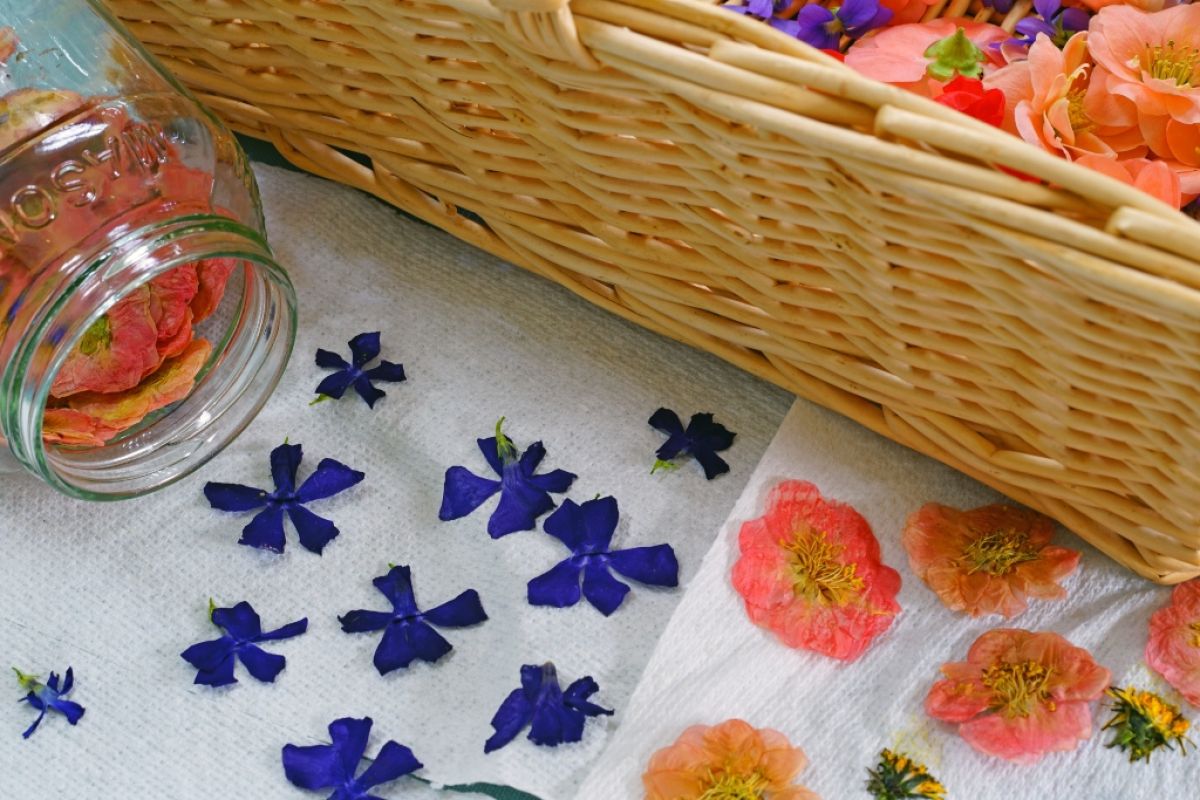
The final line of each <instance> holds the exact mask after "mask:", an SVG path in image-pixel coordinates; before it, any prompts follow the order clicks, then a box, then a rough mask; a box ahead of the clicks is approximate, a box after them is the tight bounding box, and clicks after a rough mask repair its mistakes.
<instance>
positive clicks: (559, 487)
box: [529, 469, 575, 494]
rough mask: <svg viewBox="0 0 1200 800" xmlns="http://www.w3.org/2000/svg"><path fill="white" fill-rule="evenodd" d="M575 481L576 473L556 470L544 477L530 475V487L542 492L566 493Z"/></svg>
mask: <svg viewBox="0 0 1200 800" xmlns="http://www.w3.org/2000/svg"><path fill="white" fill-rule="evenodd" d="M574 481H575V473H574V472H567V471H566V470H565V469H556V470H553V471H551V472H547V473H546V474H544V475H530V476H529V485H530V486H532V487H534V488H535V489H537V490H539V491H542V492H554V493H556V494H558V493H561V492H565V491H566V490H567V489H570V488H571V484H572V483H573V482H574Z"/></svg>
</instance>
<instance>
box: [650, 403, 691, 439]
mask: <svg viewBox="0 0 1200 800" xmlns="http://www.w3.org/2000/svg"><path fill="white" fill-rule="evenodd" d="M649 422H650V427H652V428H654V429H655V430H658V431H661V432H663V433H665V434H667V435H668V436H674V435H675V434H677V433H683V421H682V420H680V419H679V415H678V414H676V413H675V412H674V411H672V410H671V409H669V408H660V409H658V410H657V411H655V412H654V413H653V414H652V415H651V416H650V420H649Z"/></svg>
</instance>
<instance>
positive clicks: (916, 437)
mask: <svg viewBox="0 0 1200 800" xmlns="http://www.w3.org/2000/svg"><path fill="white" fill-rule="evenodd" d="M107 2H109V4H110V5H111V7H112V8H113V9H114V10H115V11H116V13H117V14H118V15H119V16H120V17H122V18H123V19H125V20H126V21H127V22H128V24H129V26H130V27H131V28H132V30H133V32H134V33H135V34H136V35H137V36H138V37H140V38H141V39H142V40H143V41H144V42H145V43H146V44H147V45H148V46H149V47H150V49H151V50H152V51H154V52H155V53H157V54H158V55H159V56H160V57H161V58H162V59H163V60H164V61H165V62H166V64H167V65H168V66H169V67H170V68H171V69H172V70H174V71H175V72H176V74H177V75H179V76H180V77H181V78H182V79H183V81H184V82H185V83H187V84H188V85H189V86H190V87H191V88H192V89H193V90H194V91H195V92H197V93H198V95H199V96H200V98H201V99H202V100H203V101H204V102H206V103H208V104H209V105H210V106H211V107H212V108H213V109H215V110H216V111H217V112H218V113H219V114H221V115H223V116H224V117H225V118H226V119H227V120H228V121H229V122H230V123H231V124H232V125H233V127H235V128H236V129H238V130H239V131H242V132H244V133H248V134H250V135H253V136H258V137H261V138H264V139H268V140H270V141H271V142H273V143H274V144H275V146H276V147H278V148H279V149H280V150H281V151H282V152H283V153H284V154H285V155H286V156H287V157H288V158H289V159H290V160H292V161H293V162H295V163H296V164H297V165H299V166H301V167H303V168H305V169H307V170H310V171H312V172H315V173H317V174H320V175H324V176H327V177H330V178H333V179H335V180H339V181H343V182H345V183H348V184H351V185H353V186H357V187H359V188H361V189H364V190H366V191H369V192H371V193H373V194H375V195H377V196H379V197H381V198H383V199H384V200H387V201H388V202H390V203H393V204H395V205H397V206H399V207H400V208H402V209H404V210H405V211H407V212H409V213H411V214H414V215H416V216H418V217H421V218H423V219H425V220H428V221H429V222H432V223H434V224H436V225H438V226H440V227H442V228H444V229H446V230H448V231H450V232H452V233H454V234H455V235H457V236H459V237H461V238H462V239H465V240H466V241H469V242H471V243H473V244H475V245H478V246H479V247H482V248H484V249H486V250H488V251H490V252H492V253H495V254H497V255H499V256H501V257H502V258H505V259H507V260H509V261H512V262H514V263H516V264H520V265H522V266H524V267H526V268H528V269H530V270H533V271H534V272H536V273H538V274H540V275H544V276H545V277H547V278H550V279H551V280H554V281H557V282H558V283H561V284H563V285H565V286H567V287H569V288H570V289H572V290H573V291H575V292H577V293H579V294H580V295H582V296H584V297H586V298H587V299H589V300H590V301H592V302H594V303H596V304H598V305H601V306H603V307H604V308H607V309H609V310H611V311H613V312H615V313H617V314H620V315H622V316H624V317H626V318H629V319H632V320H634V321H636V322H638V323H640V324H642V325H644V326H646V327H648V328H651V329H653V330H655V331H659V332H661V333H663V334H666V335H668V336H672V337H675V338H677V339H680V340H682V341H685V342H688V343H690V344H693V345H695V346H697V347H701V348H704V349H705V350H709V351H711V352H713V353H716V354H718V355H719V356H721V357H723V358H725V359H727V360H729V361H731V362H733V363H735V364H737V365H739V366H741V367H744V368H745V369H747V370H749V371H750V372H753V373H755V374H757V375H760V376H762V377H764V378H766V379H768V380H770V381H773V382H775V383H777V384H779V385H781V386H784V387H787V388H788V389H791V390H793V391H795V392H796V393H797V394H799V395H801V396H803V397H806V398H809V399H811V400H815V401H817V402H819V403H821V404H823V405H825V406H828V407H830V408H833V409H835V410H837V411H839V412H841V413H843V414H846V415H847V416H850V417H853V418H854V419H856V420H858V421H859V422H861V423H862V424H864V425H866V426H868V427H869V428H871V429H872V430H875V431H877V432H879V433H882V434H884V435H886V436H889V437H891V438H893V439H895V440H897V441H899V442H902V443H904V444H906V445H908V446H910V447H912V448H914V449H916V450H919V451H921V452H923V453H927V454H929V455H931V456H933V457H935V458H938V459H940V460H941V461H944V462H945V463H947V464H950V465H952V466H954V467H956V468H958V469H960V470H962V471H963V472H966V473H968V474H970V475H972V476H974V477H975V478H978V479H979V480H981V481H983V482H984V483H987V484H990V485H991V486H994V487H996V488H997V489H999V490H1001V491H1003V492H1005V493H1007V494H1009V495H1011V496H1012V497H1014V498H1016V499H1017V500H1020V501H1022V502H1024V503H1027V504H1029V505H1030V506H1033V507H1034V508H1037V509H1040V510H1042V511H1043V512H1045V513H1047V514H1049V515H1050V516H1052V517H1055V518H1056V519H1058V520H1060V521H1061V522H1062V523H1063V524H1064V525H1066V526H1067V527H1069V528H1070V529H1071V530H1073V531H1075V532H1076V533H1078V534H1079V535H1080V536H1082V537H1083V538H1085V539H1087V540H1088V541H1090V542H1091V543H1093V544H1094V545H1096V546H1097V547H1099V548H1100V549H1101V550H1103V551H1105V552H1106V553H1108V554H1109V555H1110V556H1112V557H1113V558H1114V559H1117V560H1118V561H1120V562H1123V563H1125V564H1127V565H1129V566H1130V567H1132V568H1133V569H1134V570H1136V571H1137V572H1139V573H1141V574H1142V575H1145V576H1147V577H1150V578H1152V579H1154V580H1158V581H1162V582H1177V581H1182V580H1184V579H1186V578H1189V577H1191V576H1194V575H1196V574H1200V503H1198V500H1200V434H1198V431H1200V267H1198V266H1197V265H1196V264H1194V263H1193V262H1192V260H1191V257H1192V256H1193V255H1194V254H1195V253H1196V252H1197V246H1198V245H1200V225H1198V224H1197V223H1195V222H1193V221H1192V220H1190V219H1188V218H1186V217H1184V216H1183V215H1181V214H1179V213H1178V212H1176V211H1175V210H1173V209H1170V208H1168V207H1166V206H1164V205H1161V204H1160V203H1159V202H1158V201H1156V200H1154V199H1151V198H1150V197H1149V196H1147V195H1144V194H1141V193H1140V192H1138V191H1136V190H1134V189H1133V188H1131V187H1128V186H1125V185H1123V184H1121V183H1118V182H1116V181H1113V180H1111V179H1109V178H1106V177H1103V176H1101V175H1099V174H1096V173H1093V172H1090V171H1088V170H1085V169H1083V168H1080V167H1078V166H1076V165H1073V164H1070V163H1068V162H1066V161H1062V160H1060V159H1057V158H1055V157H1053V156H1051V155H1049V154H1046V153H1043V152H1041V151H1040V150H1037V149H1035V148H1033V147H1030V146H1028V145H1026V144H1025V143H1023V142H1021V141H1019V140H1018V139H1016V138H1015V137H1009V136H1008V135H1006V134H1004V133H1001V132H999V131H997V130H996V129H994V128H990V127H988V126H986V125H984V124H983V123H979V122H977V121H976V120H973V119H969V118H967V117H965V116H962V115H959V114H957V113H956V112H953V111H951V110H949V109H947V108H945V107H943V106H941V105H938V104H936V103H933V102H932V101H928V100H925V99H923V98H919V97H916V96H914V95H910V94H907V93H905V92H903V91H901V90H898V89H895V88H893V87H889V86H886V85H882V84H879V83H876V82H874V81H871V80H868V79H865V78H863V77H860V76H858V75H857V74H855V73H854V72H853V71H852V70H850V69H849V68H847V67H844V66H843V65H841V64H839V63H838V62H836V61H835V60H833V59H831V58H829V57H827V56H825V55H824V54H822V53H820V52H817V51H815V50H813V49H811V48H809V47H807V46H806V45H804V44H802V43H800V42H798V41H796V40H794V39H791V38H789V37H787V36H786V35H784V34H782V33H778V32H776V31H774V30H772V29H771V28H769V27H768V26H766V25H762V24H761V23H758V22H756V21H754V20H751V19H748V18H745V17H743V16H741V15H737V14H731V13H729V12H728V11H725V10H723V9H720V8H718V7H715V6H714V5H711V4H708V3H704V2H700V0H570V2H568V0H440V2H422V0H107ZM978 3H979V0H971V2H966V0H953V2H949V3H947V2H946V0H941V2H939V3H937V4H935V5H934V6H933V7H932V8H931V9H930V16H931V17H933V16H939V15H940V16H962V15H968V16H973V17H975V18H977V19H988V18H989V16H988V15H989V14H991V12H990V11H988V10H987V9H984V8H982V7H981V6H979V4H978ZM1029 6H1030V2H1029V0H1021V2H1018V3H1017V5H1016V7H1015V8H1014V9H1013V10H1012V12H1011V13H1010V14H1008V15H1007V16H1006V17H1005V18H1004V19H1003V20H1002V23H1003V24H1004V26H1005V27H1007V28H1009V29H1010V30H1011V29H1012V26H1013V25H1015V24H1016V22H1017V21H1018V20H1019V19H1020V18H1021V17H1022V16H1023V15H1024V14H1026V13H1028V10H1029ZM994 21H997V22H1001V20H994ZM339 151H353V152H355V153H359V154H362V155H365V156H367V157H368V158H369V159H370V166H363V165H362V164H361V163H359V161H357V160H355V159H352V158H350V157H348V156H346V155H344V154H343V153H342V152H339ZM995 164H1002V165H1006V166H1008V167H1010V168H1014V169H1017V170H1020V171H1022V172H1025V173H1029V174H1031V175H1035V176H1039V177H1041V178H1043V179H1045V180H1046V181H1047V185H1038V184H1035V183H1031V182H1028V181H1021V180H1019V179H1017V178H1015V177H1012V176H1011V175H1009V174H1006V173H1004V172H1001V171H999V170H997V169H995V168H994V166H993V165H995ZM480 221H482V222H480Z"/></svg>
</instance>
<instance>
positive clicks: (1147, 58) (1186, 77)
mask: <svg viewBox="0 0 1200 800" xmlns="http://www.w3.org/2000/svg"><path fill="white" fill-rule="evenodd" d="M1198 66H1200V50H1197V49H1196V48H1194V47H1188V46H1186V45H1182V46H1180V45H1176V44H1175V41H1174V40H1171V41H1168V42H1167V43H1166V44H1165V45H1153V46H1150V47H1147V48H1146V50H1145V52H1143V53H1142V58H1141V68H1142V69H1143V70H1145V71H1146V72H1147V73H1149V74H1150V76H1151V77H1154V78H1158V79H1159V80H1164V81H1174V82H1175V84H1176V85H1177V86H1192V85H1193V84H1194V83H1195V81H1196V68H1197V67H1198Z"/></svg>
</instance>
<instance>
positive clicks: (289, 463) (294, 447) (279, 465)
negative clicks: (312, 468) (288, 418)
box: [271, 443, 304, 496]
mask: <svg viewBox="0 0 1200 800" xmlns="http://www.w3.org/2000/svg"><path fill="white" fill-rule="evenodd" d="M303 459H304V449H303V448H302V447H301V446H300V445H298V444H286V443H285V444H281V445H279V446H278V447H276V448H275V449H274V450H272V451H271V478H272V480H274V481H275V490H276V491H277V492H278V493H279V494H280V495H281V496H282V495H289V494H291V493H292V492H294V491H296V471H297V470H299V469H300V462H301V461H302V460H303Z"/></svg>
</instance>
